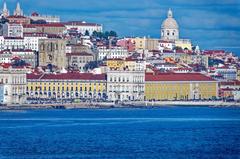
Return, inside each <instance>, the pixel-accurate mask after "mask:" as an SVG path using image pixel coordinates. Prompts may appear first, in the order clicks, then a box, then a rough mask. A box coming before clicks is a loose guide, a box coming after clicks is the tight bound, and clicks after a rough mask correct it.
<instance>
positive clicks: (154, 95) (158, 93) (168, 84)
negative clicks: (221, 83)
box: [145, 73, 218, 100]
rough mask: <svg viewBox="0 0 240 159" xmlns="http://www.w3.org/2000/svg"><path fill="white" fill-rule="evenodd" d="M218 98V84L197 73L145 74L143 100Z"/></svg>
mask: <svg viewBox="0 0 240 159" xmlns="http://www.w3.org/2000/svg"><path fill="white" fill-rule="evenodd" d="M216 97H218V83H217V82H216V81H215V80H213V79H211V78H210V77H207V76H205V75H202V74H199V73H162V74H157V75H154V74H146V76H145V100H194V99H196V100H197V99H213V98H216Z"/></svg>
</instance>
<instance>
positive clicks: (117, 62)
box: [107, 59, 125, 69]
mask: <svg viewBox="0 0 240 159" xmlns="http://www.w3.org/2000/svg"><path fill="white" fill-rule="evenodd" d="M124 65H125V61H124V60H123V59H108V60H107V67H108V68H113V69H121V68H123V67H124Z"/></svg>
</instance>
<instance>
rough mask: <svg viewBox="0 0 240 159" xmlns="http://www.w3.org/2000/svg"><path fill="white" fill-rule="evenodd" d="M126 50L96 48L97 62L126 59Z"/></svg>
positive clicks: (121, 48) (116, 47)
mask: <svg viewBox="0 0 240 159" xmlns="http://www.w3.org/2000/svg"><path fill="white" fill-rule="evenodd" d="M127 57H128V51H127V49H125V48H123V47H119V46H114V47H111V48H108V47H106V46H100V47H98V60H103V59H105V58H106V59H115V58H127Z"/></svg>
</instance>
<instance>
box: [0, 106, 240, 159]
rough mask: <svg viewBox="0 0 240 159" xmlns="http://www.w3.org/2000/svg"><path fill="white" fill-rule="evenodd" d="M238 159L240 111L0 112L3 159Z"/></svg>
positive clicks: (216, 109)
mask: <svg viewBox="0 0 240 159" xmlns="http://www.w3.org/2000/svg"><path fill="white" fill-rule="evenodd" d="M35 158H37V159H78V158H84V159H85V158H87V159H95V158H96V159H135V158H139V159H158V158H159V159H161V158H162V159H192V158H199V159H202V158H203V159H204V158H206V159H225V158H226V159H239V158H240V109H239V108H207V107H163V108H153V109H84V110H37V111H36V110H35V111H32V110H29V111H19V112H0V159H35Z"/></svg>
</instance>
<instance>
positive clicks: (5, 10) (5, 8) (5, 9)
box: [2, 2, 9, 17]
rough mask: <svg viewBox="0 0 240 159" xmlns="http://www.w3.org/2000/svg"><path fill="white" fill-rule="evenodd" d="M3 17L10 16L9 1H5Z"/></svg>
mask: <svg viewBox="0 0 240 159" xmlns="http://www.w3.org/2000/svg"><path fill="white" fill-rule="evenodd" d="M2 14H3V17H8V16H9V10H8V9H7V3H6V2H4V3H3V10H2Z"/></svg>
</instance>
